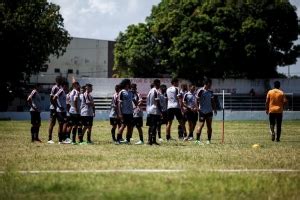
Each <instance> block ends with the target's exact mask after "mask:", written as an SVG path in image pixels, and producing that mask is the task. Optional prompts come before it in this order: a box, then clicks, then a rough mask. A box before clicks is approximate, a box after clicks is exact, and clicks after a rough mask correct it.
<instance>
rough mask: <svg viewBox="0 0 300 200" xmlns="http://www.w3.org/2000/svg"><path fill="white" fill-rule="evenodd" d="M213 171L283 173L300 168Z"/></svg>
mask: <svg viewBox="0 0 300 200" xmlns="http://www.w3.org/2000/svg"><path fill="white" fill-rule="evenodd" d="M209 171H211V172H222V173H256V172H262V173H265V172H266V173H282V172H286V173H288V172H291V173H293V172H300V170H297V169H214V170H209Z"/></svg>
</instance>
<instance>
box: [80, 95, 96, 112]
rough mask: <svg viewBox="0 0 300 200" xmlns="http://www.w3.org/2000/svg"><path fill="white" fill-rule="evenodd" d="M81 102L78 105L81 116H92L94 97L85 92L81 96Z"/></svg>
mask: <svg viewBox="0 0 300 200" xmlns="http://www.w3.org/2000/svg"><path fill="white" fill-rule="evenodd" d="M81 98H82V102H81V106H80V110H81V113H80V114H81V116H94V108H93V107H94V105H93V104H94V99H93V97H92V95H91V94H90V93H88V92H85V93H84V94H83V95H82V96H81Z"/></svg>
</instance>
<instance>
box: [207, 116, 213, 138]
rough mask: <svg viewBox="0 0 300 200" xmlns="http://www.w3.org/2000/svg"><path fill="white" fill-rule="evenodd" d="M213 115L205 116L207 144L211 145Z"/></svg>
mask: <svg viewBox="0 0 300 200" xmlns="http://www.w3.org/2000/svg"><path fill="white" fill-rule="evenodd" d="M212 119H213V113H208V114H206V127H207V144H210V143H211V136H212Z"/></svg>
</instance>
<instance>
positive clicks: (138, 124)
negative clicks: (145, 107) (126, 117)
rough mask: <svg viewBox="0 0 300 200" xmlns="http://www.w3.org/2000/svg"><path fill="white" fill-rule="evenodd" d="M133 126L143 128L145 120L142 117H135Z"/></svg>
mask: <svg viewBox="0 0 300 200" xmlns="http://www.w3.org/2000/svg"><path fill="white" fill-rule="evenodd" d="M132 126H136V127H137V128H140V127H143V118H142V117H134V118H133V122H132Z"/></svg>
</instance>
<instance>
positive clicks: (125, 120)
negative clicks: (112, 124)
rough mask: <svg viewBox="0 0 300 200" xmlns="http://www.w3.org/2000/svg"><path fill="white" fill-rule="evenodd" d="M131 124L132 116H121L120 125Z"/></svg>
mask: <svg viewBox="0 0 300 200" xmlns="http://www.w3.org/2000/svg"><path fill="white" fill-rule="evenodd" d="M132 122H133V114H123V119H122V120H121V123H122V124H125V125H127V126H128V125H131V126H132Z"/></svg>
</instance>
